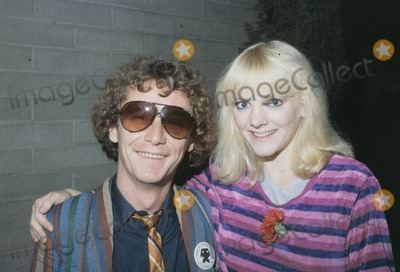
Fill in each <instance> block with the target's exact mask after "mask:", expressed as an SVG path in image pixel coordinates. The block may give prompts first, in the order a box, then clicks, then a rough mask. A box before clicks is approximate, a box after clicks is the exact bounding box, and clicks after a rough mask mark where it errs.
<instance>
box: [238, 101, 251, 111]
mask: <svg viewBox="0 0 400 272" xmlns="http://www.w3.org/2000/svg"><path fill="white" fill-rule="evenodd" d="M248 104H249V103H248V102H247V101H239V102H236V103H235V107H236V108H237V109H238V110H241V109H244V108H247V106H248Z"/></svg>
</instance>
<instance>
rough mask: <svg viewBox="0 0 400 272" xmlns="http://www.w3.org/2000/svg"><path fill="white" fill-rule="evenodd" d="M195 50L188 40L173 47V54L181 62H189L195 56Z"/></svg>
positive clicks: (181, 40)
mask: <svg viewBox="0 0 400 272" xmlns="http://www.w3.org/2000/svg"><path fill="white" fill-rule="evenodd" d="M194 52H195V48H194V45H193V43H192V42H191V41H189V40H186V39H180V40H177V41H176V42H175V43H174V45H173V46H172V53H173V54H174V56H175V58H177V59H178V60H180V61H187V60H189V59H191V58H192V57H193V55H194Z"/></svg>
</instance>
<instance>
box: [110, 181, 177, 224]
mask: <svg viewBox="0 0 400 272" xmlns="http://www.w3.org/2000/svg"><path fill="white" fill-rule="evenodd" d="M116 181H117V174H115V175H114V176H113V177H112V178H111V199H112V204H113V213H114V225H115V227H116V229H117V230H119V229H120V228H121V227H122V226H123V225H124V224H125V223H127V222H128V221H129V220H130V219H131V216H132V214H133V213H134V212H136V211H137V210H136V209H135V208H134V207H132V206H131V204H129V202H128V201H127V200H126V199H125V198H124V196H123V195H122V193H121V192H120V190H119V188H118V186H117V182H116ZM172 197H173V189H172V187H171V189H170V190H169V192H168V195H167V197H166V199H165V200H164V203H163V204H162V205H161V207H162V208H163V209H164V210H165V211H164V214H163V215H162V216H161V218H163V217H170V215H171V214H174V211H175V206H174V205H173V202H172ZM161 218H160V219H161ZM160 221H162V222H163V221H164V220H160ZM162 222H160V223H162Z"/></svg>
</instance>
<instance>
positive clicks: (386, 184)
mask: <svg viewBox="0 0 400 272" xmlns="http://www.w3.org/2000/svg"><path fill="white" fill-rule="evenodd" d="M341 15H342V22H343V29H344V47H345V58H346V60H347V61H348V62H350V63H352V62H353V63H354V62H357V61H359V60H361V59H362V58H364V57H366V56H369V57H370V58H372V56H371V52H372V50H371V48H372V45H373V44H374V42H375V41H377V40H379V39H382V38H384V39H388V40H390V41H391V42H392V43H393V44H394V46H395V54H394V56H393V57H392V58H391V59H390V60H389V61H385V62H380V61H378V60H376V59H375V60H374V62H373V64H372V65H371V70H372V71H373V73H375V76H373V77H370V78H366V79H362V80H351V81H350V82H348V83H346V84H345V85H344V86H343V88H342V90H341V91H340V94H339V95H338V96H337V97H336V98H337V99H336V101H335V104H336V108H335V109H334V111H333V116H334V117H335V119H336V120H337V125H338V127H339V129H340V130H341V131H342V132H344V133H345V135H347V136H348V138H349V139H350V141H351V143H352V144H353V146H354V149H355V155H356V158H357V159H359V160H360V161H362V162H364V163H365V164H367V165H368V167H369V168H370V169H371V170H372V171H373V172H374V174H375V175H376V177H377V178H378V180H379V181H380V183H381V186H382V188H384V189H388V190H390V191H391V192H392V193H393V194H394V196H395V204H394V206H393V207H392V208H391V209H390V210H388V211H386V216H387V220H388V223H389V228H390V234H391V238H392V246H393V251H394V257H395V258H394V259H395V262H396V267H400V248H399V247H400V242H399V241H400V234H399V226H400V225H399V222H400V217H399V211H400V210H399V201H400V197H399V196H400V190H399V182H400V175H399V170H400V78H399V76H400V57H399V56H400V35H399V34H400V31H399V15H400V2H399V1H393V0H392V1H345V0H343V1H342V5H341Z"/></svg>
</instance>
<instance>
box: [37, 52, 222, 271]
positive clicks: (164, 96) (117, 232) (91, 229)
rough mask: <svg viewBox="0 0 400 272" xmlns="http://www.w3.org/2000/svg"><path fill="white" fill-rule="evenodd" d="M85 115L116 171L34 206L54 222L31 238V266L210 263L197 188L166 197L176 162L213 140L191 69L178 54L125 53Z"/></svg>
mask: <svg viewBox="0 0 400 272" xmlns="http://www.w3.org/2000/svg"><path fill="white" fill-rule="evenodd" d="M92 124H93V130H94V133H95V135H96V137H97V139H98V141H99V142H100V144H101V145H102V148H103V150H104V151H105V153H106V154H107V156H108V157H109V158H111V159H113V160H115V161H117V171H116V174H115V175H114V176H112V177H110V178H108V179H107V180H106V181H105V182H104V183H103V184H102V185H101V186H100V187H99V188H98V189H96V190H94V191H92V192H86V193H83V194H77V192H76V191H70V192H71V194H72V195H75V196H74V197H71V198H69V199H68V200H67V201H65V202H64V203H62V204H60V205H57V206H54V207H53V208H51V210H50V211H49V212H48V213H47V214H46V215H43V216H47V219H48V220H49V222H50V223H51V224H52V226H53V228H52V230H53V231H52V232H50V233H49V236H48V240H47V243H45V244H42V243H36V248H35V253H34V260H33V264H32V271H146V270H148V271H176V272H179V271H181V272H186V271H216V270H217V268H216V264H215V263H216V261H215V253H214V242H213V235H212V226H211V224H210V219H209V217H208V214H209V212H210V207H209V204H208V201H207V200H206V198H205V196H203V195H202V194H201V193H199V192H197V191H188V190H184V191H185V192H186V196H189V197H192V198H193V199H192V203H193V206H192V207H191V208H189V209H179V207H178V206H177V207H175V205H174V192H175V196H176V192H180V191H179V190H180V189H179V188H178V187H177V186H175V185H174V176H175V174H176V171H177V169H178V167H179V166H180V165H187V164H186V163H184V164H183V161H185V162H187V163H188V164H189V165H191V166H199V165H201V164H202V163H203V162H204V161H205V159H206V158H207V157H208V155H209V153H210V151H211V150H212V148H213V146H214V129H213V119H212V108H211V104H210V99H209V97H208V93H207V88H206V87H205V84H204V82H203V81H202V79H201V77H200V75H199V74H198V73H197V72H193V71H192V70H191V69H190V68H189V67H188V66H187V65H185V64H182V63H175V62H166V61H164V60H160V59H154V58H138V59H136V60H133V61H132V62H130V63H128V64H126V65H124V66H122V67H121V68H120V69H119V70H118V71H117V72H115V73H113V74H111V75H110V77H109V78H108V79H107V81H106V84H105V90H104V91H103V93H102V95H101V97H100V98H99V99H98V101H97V102H96V104H95V105H94V107H93V112H92ZM33 235H35V234H34V233H33ZM36 235H38V234H36ZM199 245H201V246H200V247H199ZM196 254H197V255H196ZM199 255H200V256H201V257H202V259H201V258H200V259H199V258H197V257H198V256H199ZM196 256H197V257H196ZM202 260H203V261H204V262H206V263H205V264H204V265H202V264H201V263H200V265H199V261H200V262H201V261H202Z"/></svg>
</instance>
